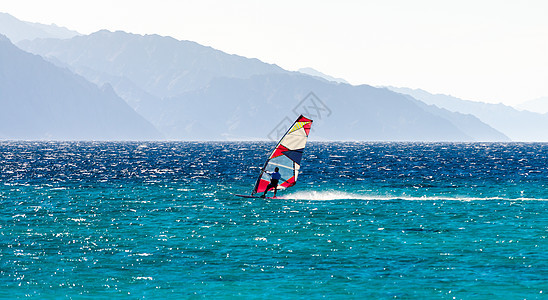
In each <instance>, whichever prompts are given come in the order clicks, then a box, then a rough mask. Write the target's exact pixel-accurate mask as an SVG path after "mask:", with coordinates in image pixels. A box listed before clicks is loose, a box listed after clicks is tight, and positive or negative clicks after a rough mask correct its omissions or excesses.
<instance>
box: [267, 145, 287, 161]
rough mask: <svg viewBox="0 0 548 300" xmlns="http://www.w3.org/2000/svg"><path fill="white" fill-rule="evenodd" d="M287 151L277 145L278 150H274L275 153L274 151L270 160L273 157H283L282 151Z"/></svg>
mask: <svg viewBox="0 0 548 300" xmlns="http://www.w3.org/2000/svg"><path fill="white" fill-rule="evenodd" d="M287 150H289V149H287V148H286V147H285V146H283V145H279V146H278V148H276V151H274V153H272V156H271V157H270V158H274V157H278V156H280V155H283V154H284V153H283V152H284V151H287Z"/></svg>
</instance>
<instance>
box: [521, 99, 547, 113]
mask: <svg viewBox="0 0 548 300" xmlns="http://www.w3.org/2000/svg"><path fill="white" fill-rule="evenodd" d="M516 107H517V108H518V109H522V110H528V111H531V112H536V113H540V114H548V97H541V98H537V99H533V100H529V101H525V102H522V103H520V104H518V105H517V106H516Z"/></svg>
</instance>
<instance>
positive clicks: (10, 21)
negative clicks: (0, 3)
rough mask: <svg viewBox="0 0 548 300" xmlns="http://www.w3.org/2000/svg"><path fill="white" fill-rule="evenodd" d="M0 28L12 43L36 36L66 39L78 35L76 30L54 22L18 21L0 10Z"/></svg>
mask: <svg viewBox="0 0 548 300" xmlns="http://www.w3.org/2000/svg"><path fill="white" fill-rule="evenodd" d="M0 28H1V29H0V34H3V35H5V36H7V37H8V38H9V39H10V40H11V41H12V42H13V43H17V42H20V41H22V40H33V39H36V38H58V39H68V38H71V37H74V36H77V35H80V34H79V33H78V32H76V31H73V30H69V29H67V28H65V27H59V26H57V25H54V24H51V25H44V24H40V23H31V22H25V21H20V20H19V19H17V18H15V17H13V16H12V15H10V14H7V13H3V12H0Z"/></svg>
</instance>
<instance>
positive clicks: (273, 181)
mask: <svg viewBox="0 0 548 300" xmlns="http://www.w3.org/2000/svg"><path fill="white" fill-rule="evenodd" d="M278 171H280V168H278V167H276V168H275V169H274V172H272V173H271V172H268V171H265V173H266V174H268V175H270V183H269V184H268V185H267V186H266V190H264V194H262V196H261V198H264V197H266V192H268V190H269V189H271V188H274V197H276V192H277V191H278V182H279V181H280V178H282V175H280V173H278Z"/></svg>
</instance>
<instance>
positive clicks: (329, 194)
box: [279, 191, 548, 201]
mask: <svg viewBox="0 0 548 300" xmlns="http://www.w3.org/2000/svg"><path fill="white" fill-rule="evenodd" d="M279 198H280V199H288V200H308V201H332V200H366V201H373V200H384V201H389V200H407V201H486V200H501V201H548V199H537V198H507V197H466V196H408V195H373V194H365V193H363V194H362V193H349V192H341V191H320V192H318V191H301V192H294V193H291V194H287V195H284V196H281V197H279Z"/></svg>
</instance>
